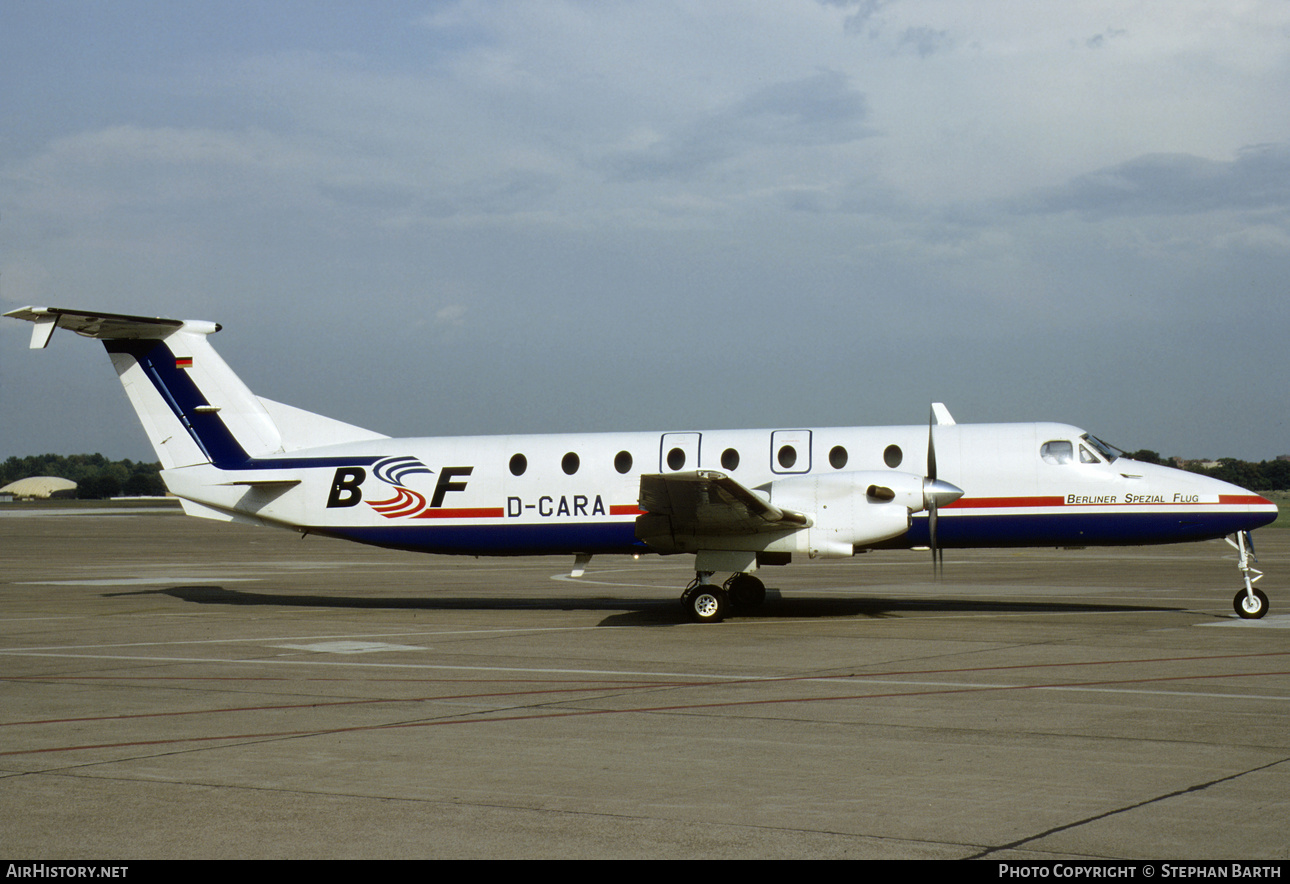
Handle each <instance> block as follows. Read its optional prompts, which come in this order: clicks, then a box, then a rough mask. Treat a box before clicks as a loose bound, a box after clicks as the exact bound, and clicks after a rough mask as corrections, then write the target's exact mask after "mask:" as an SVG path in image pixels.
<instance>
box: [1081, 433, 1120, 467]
mask: <svg viewBox="0 0 1290 884" xmlns="http://www.w3.org/2000/svg"><path fill="white" fill-rule="evenodd" d="M1080 439H1081V440H1082V441H1084V442H1087V443H1088V444H1089V446H1090V447H1091V448H1093V449H1094V450H1095V451H1096V452H1097V453H1098V454H1100V455H1102V457H1103V458H1104V459H1105V460H1106V462H1107V463H1115V459H1116V458H1117V457H1122V456H1123V455H1124V452H1123V451H1121V450H1120V449H1118V448H1116V447H1115V446H1114V445H1107V444H1106V443H1105V442H1103V441H1102V440H1101V439H1099V438H1097V437H1096V436H1094V435H1092V434H1090V433H1085V434H1084V435H1083V436H1080ZM1085 463H1088V461H1085ZM1094 463H1096V461H1094Z"/></svg>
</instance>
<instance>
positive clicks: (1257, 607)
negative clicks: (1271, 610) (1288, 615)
mask: <svg viewBox="0 0 1290 884" xmlns="http://www.w3.org/2000/svg"><path fill="white" fill-rule="evenodd" d="M1232 607H1233V608H1235V609H1236V614H1237V616H1238V617H1240V618H1241V619H1242V620H1258V619H1259V618H1260V617H1262V616H1263V615H1264V614H1266V613H1267V612H1268V597H1267V596H1266V595H1264V594H1263V591H1262V590H1258V589H1256V590H1254V599H1253V601H1251V600H1250V596H1249V594H1248V593H1247V592H1246V591H1245V590H1241V591H1240V592H1238V593H1237V594H1236V598H1234V599H1232Z"/></svg>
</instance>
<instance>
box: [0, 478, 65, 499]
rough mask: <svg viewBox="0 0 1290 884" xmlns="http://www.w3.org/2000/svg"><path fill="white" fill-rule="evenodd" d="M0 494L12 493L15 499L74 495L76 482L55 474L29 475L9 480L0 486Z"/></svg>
mask: <svg viewBox="0 0 1290 884" xmlns="http://www.w3.org/2000/svg"><path fill="white" fill-rule="evenodd" d="M0 494H12V495H13V496H14V498H15V499H17V500H22V499H24V498H25V499H28V500H48V499H50V498H74V497H76V483H75V482H72V481H69V480H68V479H60V478H58V477H57V476H30V477H28V478H26V479H19V480H18V481H17V482H10V483H9V484H8V485H6V486H4V487H3V488H0Z"/></svg>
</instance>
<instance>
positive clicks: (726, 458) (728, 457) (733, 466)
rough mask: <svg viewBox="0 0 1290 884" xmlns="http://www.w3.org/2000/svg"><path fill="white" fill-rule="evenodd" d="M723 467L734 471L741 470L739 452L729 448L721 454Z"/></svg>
mask: <svg viewBox="0 0 1290 884" xmlns="http://www.w3.org/2000/svg"><path fill="white" fill-rule="evenodd" d="M721 466H722V467H723V468H724V469H727V470H732V471H733V470H737V469H739V452H738V451H735V450H734V449H733V448H727V449H726V450H725V451H723V452H721Z"/></svg>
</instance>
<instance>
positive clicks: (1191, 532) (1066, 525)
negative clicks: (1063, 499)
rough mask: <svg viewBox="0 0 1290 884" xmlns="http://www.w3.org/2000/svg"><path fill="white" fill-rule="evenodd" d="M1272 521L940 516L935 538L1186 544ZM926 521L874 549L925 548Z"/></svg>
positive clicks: (1193, 515)
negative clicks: (880, 547) (882, 547)
mask: <svg viewBox="0 0 1290 884" xmlns="http://www.w3.org/2000/svg"><path fill="white" fill-rule="evenodd" d="M1275 520H1276V514H1275V513H1250V512H1244V513H1242V512H1204V511H1197V510H1190V511H1179V510H1173V511H1168V512H1137V513H1019V514H1011V515H993V516H949V517H947V516H945V515H942V516H941V517H940V519H938V520H937V525H936V536H937V541H938V543H939V545H940V546H942V547H944V548H946V549H954V548H972V547H1008V546H1135V545H1143V546H1145V545H1148V544H1158V543H1186V542H1190V541H1194V540H1210V539H1217V538H1220V537H1226V536H1227V535H1229V534H1233V533H1235V532H1237V531H1252V530H1254V529H1255V528H1259V527H1261V526H1263V525H1267V524H1269V523H1270V522H1273V521H1275ZM929 540H930V538H929V532H928V526H927V517H926V516H925V515H920V516H915V518H914V520H913V524H912V525H911V526H910V529H909V532H908V533H907V534H905V535H903V536H901V537H897V538H895V539H893V540H890V541H888V542H887V543H885V544H880V546H884V547H888V548H896V549H904V548H908V547H911V546H927V545H928V544H929Z"/></svg>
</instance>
